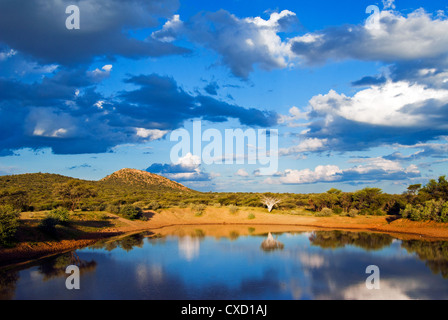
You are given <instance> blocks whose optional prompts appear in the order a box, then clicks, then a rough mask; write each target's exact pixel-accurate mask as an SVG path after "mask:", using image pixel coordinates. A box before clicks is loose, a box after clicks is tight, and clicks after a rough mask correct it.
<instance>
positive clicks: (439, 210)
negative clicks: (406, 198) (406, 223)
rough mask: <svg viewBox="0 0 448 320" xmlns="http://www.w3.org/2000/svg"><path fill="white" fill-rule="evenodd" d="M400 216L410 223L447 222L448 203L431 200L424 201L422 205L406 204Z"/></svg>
mask: <svg viewBox="0 0 448 320" xmlns="http://www.w3.org/2000/svg"><path fill="white" fill-rule="evenodd" d="M400 214H401V216H402V217H403V218H406V219H410V220H412V221H436V222H448V202H445V201H443V200H434V199H433V200H429V201H426V202H425V203H424V205H416V206H413V205H411V204H407V205H406V207H405V208H404V209H402V210H401V211H400Z"/></svg>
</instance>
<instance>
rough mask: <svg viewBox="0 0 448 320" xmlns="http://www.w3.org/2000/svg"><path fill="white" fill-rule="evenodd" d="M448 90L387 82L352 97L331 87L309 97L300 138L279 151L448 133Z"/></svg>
mask: <svg viewBox="0 0 448 320" xmlns="http://www.w3.org/2000/svg"><path fill="white" fill-rule="evenodd" d="M447 106H448V90H447V89H436V88H431V87H428V86H426V85H422V84H418V83H409V82H405V81H400V82H393V81H387V82H386V83H384V84H381V85H374V86H370V87H368V88H366V89H363V90H360V91H358V92H357V93H356V94H354V95H353V96H347V95H345V94H342V93H341V94H340V93H337V92H336V91H334V90H330V91H329V92H328V93H327V94H320V95H317V96H314V97H312V98H311V99H310V101H309V105H308V108H309V109H310V111H309V112H308V113H307V116H308V123H306V127H307V128H306V129H305V130H303V131H302V132H301V134H299V136H300V137H301V139H302V140H301V142H300V143H299V144H298V145H296V146H292V147H289V148H284V149H282V150H281V153H282V154H284V155H285V154H286V155H287V154H293V153H302V152H308V151H315V152H321V151H324V150H328V151H363V150H368V149H370V148H373V147H378V146H384V145H388V146H390V145H393V144H400V145H408V146H410V145H415V144H418V143H424V142H427V141H430V140H437V139H438V138H439V137H441V136H445V135H448V127H447V126H446V119H447V115H448V114H447V112H448V109H447Z"/></svg>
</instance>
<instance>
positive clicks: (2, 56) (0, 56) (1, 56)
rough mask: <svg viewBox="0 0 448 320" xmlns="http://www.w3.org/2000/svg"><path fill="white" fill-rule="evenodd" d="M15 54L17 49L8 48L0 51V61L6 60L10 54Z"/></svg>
mask: <svg viewBox="0 0 448 320" xmlns="http://www.w3.org/2000/svg"><path fill="white" fill-rule="evenodd" d="M16 54H17V51H15V50H13V49H10V50H9V51H6V52H0V61H3V60H6V59H8V58H10V57H12V56H15V55H16Z"/></svg>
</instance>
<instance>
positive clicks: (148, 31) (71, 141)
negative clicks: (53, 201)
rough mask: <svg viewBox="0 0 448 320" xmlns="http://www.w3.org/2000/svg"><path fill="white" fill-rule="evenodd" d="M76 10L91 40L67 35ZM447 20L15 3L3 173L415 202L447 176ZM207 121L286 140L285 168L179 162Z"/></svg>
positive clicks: (224, 7)
mask: <svg viewBox="0 0 448 320" xmlns="http://www.w3.org/2000/svg"><path fill="white" fill-rule="evenodd" d="M72 4H74V5H77V6H78V8H79V10H80V29H73V30H69V29H67V28H66V24H65V22H66V19H67V18H68V17H69V14H66V13H65V9H66V7H67V6H68V5H72ZM370 5H376V6H377V7H378V9H379V11H378V15H377V16H376V15H374V16H373V12H372V13H370V14H368V13H366V8H367V7H368V6H370ZM447 10H448V6H447V4H446V2H444V1H430V2H428V1H400V0H396V1H392V0H384V1H376V2H375V1H337V2H336V1H319V0H317V1H287V0H284V1H269V0H254V1H243V0H227V1H183V0H152V1H143V0H128V1H126V2H124V1H118V0H108V1H106V0H91V1H86V0H72V1H66V0H61V1H56V0H37V1H33V2H29V1H25V0H14V1H12V0H0V174H1V175H8V174H20V173H27V172H50V173H58V174H63V175H68V176H72V177H77V178H83V179H89V180H98V179H101V178H102V177H104V176H106V175H108V174H110V173H112V172H114V171H116V170H119V169H121V168H136V169H142V170H148V171H150V172H154V173H157V174H162V175H165V176H167V177H168V178H171V179H174V180H176V181H179V182H180V183H183V184H185V185H187V186H189V187H191V188H194V189H197V190H201V191H241V192H243V191H249V192H258V191H260V192H265V191H277V192H297V193H309V192H324V191H326V190H328V189H330V188H332V187H336V188H339V189H342V190H344V191H352V190H357V189H361V188H364V187H379V188H382V189H383V190H384V191H386V192H391V193H401V192H403V191H404V190H405V189H406V187H407V186H408V185H409V184H414V183H423V184H424V183H426V182H427V181H428V180H429V179H432V178H437V177H438V176H440V175H444V174H446V168H447V161H448V157H447V152H448V144H447V137H448V125H447V123H448V122H447V121H446V120H447V116H448V112H447V111H448V35H447V32H446V30H448V19H447V17H446V14H447ZM373 18H375V19H373ZM376 18H377V19H376ZM372 19H373V20H372ZM372 21H373V22H372ZM199 120H200V121H201V123H202V128H203V130H207V129H217V130H219V132H221V133H222V134H223V135H224V132H225V130H228V129H233V130H235V129H242V130H255V131H257V132H259V131H260V130H278V145H279V153H278V168H276V169H277V170H276V171H275V172H273V174H272V175H269V176H265V175H260V174H258V173H259V169H260V166H261V165H260V164H259V163H256V164H250V163H248V162H244V163H242V164H210V165H209V164H205V163H204V162H203V161H201V159H200V157H199V159H198V156H197V155H196V154H194V153H193V154H184V155H183V157H181V159H179V161H176V162H173V160H172V159H171V158H170V152H171V150H172V148H173V147H174V146H175V145H176V142H175V141H170V136H171V134H172V133H173V132H175V130H178V129H182V128H185V129H186V130H188V131H189V132H191V133H192V123H193V122H194V121H199ZM255 147H256V146H255ZM249 148H250V146H249V147H247V150H249Z"/></svg>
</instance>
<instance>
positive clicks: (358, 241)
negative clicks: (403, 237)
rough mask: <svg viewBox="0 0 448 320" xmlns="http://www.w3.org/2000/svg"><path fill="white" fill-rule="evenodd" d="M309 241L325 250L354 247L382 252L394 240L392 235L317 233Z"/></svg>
mask: <svg viewBox="0 0 448 320" xmlns="http://www.w3.org/2000/svg"><path fill="white" fill-rule="evenodd" d="M309 240H310V243H311V245H313V246H319V247H321V248H324V249H336V248H343V247H345V246H346V245H352V246H356V247H360V248H363V249H365V250H381V249H383V248H386V247H388V246H390V245H391V244H392V241H393V238H392V237H391V236H390V235H387V234H379V233H366V232H348V231H315V232H313V234H312V235H311V236H310V238H309Z"/></svg>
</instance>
